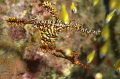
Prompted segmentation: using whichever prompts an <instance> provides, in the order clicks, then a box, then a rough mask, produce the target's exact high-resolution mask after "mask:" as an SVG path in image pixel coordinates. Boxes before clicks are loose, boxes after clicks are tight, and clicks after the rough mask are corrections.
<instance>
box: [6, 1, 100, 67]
mask: <svg viewBox="0 0 120 79" xmlns="http://www.w3.org/2000/svg"><path fill="white" fill-rule="evenodd" d="M42 7H43V8H45V9H46V10H47V11H48V12H50V13H51V15H52V17H54V19H52V20H51V19H50V20H42V21H38V20H36V19H34V20H33V19H31V20H29V21H27V20H26V19H21V18H16V17H8V18H6V19H5V21H6V23H7V24H9V25H11V26H13V27H20V26H21V28H22V27H23V28H24V26H25V25H27V24H31V27H34V28H36V29H38V30H39V31H40V33H41V34H40V36H41V38H40V41H41V45H40V49H43V50H46V49H47V50H55V51H56V52H60V53H61V54H63V56H61V55H57V54H56V53H52V54H53V55H54V56H56V57H60V58H64V59H67V60H69V61H71V62H72V63H73V64H76V65H80V66H83V67H85V68H87V69H91V68H90V67H88V66H87V65H85V64H82V63H81V62H80V61H78V60H77V58H78V57H79V55H78V53H77V52H76V51H72V52H73V55H72V56H68V55H65V54H64V51H63V50H61V49H57V48H56V46H55V44H54V43H55V41H56V39H57V38H58V34H59V33H61V32H63V31H71V30H76V31H80V32H81V33H86V34H87V35H89V34H91V33H93V34H94V35H98V34H100V32H101V31H100V30H97V31H95V30H89V29H88V28H84V26H83V24H80V23H76V22H75V21H69V23H68V24H64V22H63V21H62V20H61V19H59V18H58V17H57V15H56V10H55V8H54V7H53V6H52V4H51V3H50V2H43V3H42ZM52 46H54V47H53V48H52Z"/></svg>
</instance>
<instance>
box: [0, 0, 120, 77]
mask: <svg viewBox="0 0 120 79" xmlns="http://www.w3.org/2000/svg"><path fill="white" fill-rule="evenodd" d="M45 1H49V2H50V3H52V5H53V7H54V8H55V9H56V11H57V15H56V16H57V17H59V18H60V19H61V20H62V21H63V22H64V23H67V22H69V21H75V22H78V23H81V24H83V26H84V28H88V29H91V30H95V31H97V30H98V29H99V30H101V34H98V35H93V34H86V33H84V32H79V31H78V32H76V31H64V32H61V33H59V35H58V38H57V41H56V42H55V44H56V47H57V48H59V49H62V50H63V51H64V52H65V54H66V55H72V54H71V51H77V52H78V54H79V56H80V57H79V61H80V62H81V63H83V64H87V65H88V66H90V67H91V71H89V70H88V69H86V68H84V67H82V66H78V65H75V64H72V63H71V62H70V61H68V60H66V59H64V58H59V57H56V56H53V55H52V54H51V52H55V51H48V50H43V49H38V47H39V46H40V45H39V41H40V34H39V32H37V31H36V29H35V28H33V27H28V26H27V25H26V26H25V27H22V28H21V27H12V26H10V25H8V24H7V23H6V22H5V18H7V17H17V18H22V19H25V20H30V19H32V18H37V19H38V20H40V21H41V20H48V19H52V18H51V17H50V13H49V12H48V11H47V10H45V8H43V7H42V3H43V2H44V0H0V79H120V0H45ZM65 17H67V18H65ZM55 53H58V52H55ZM69 53H70V54H69Z"/></svg>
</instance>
